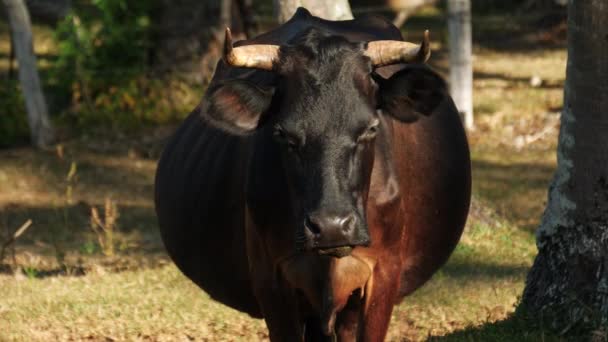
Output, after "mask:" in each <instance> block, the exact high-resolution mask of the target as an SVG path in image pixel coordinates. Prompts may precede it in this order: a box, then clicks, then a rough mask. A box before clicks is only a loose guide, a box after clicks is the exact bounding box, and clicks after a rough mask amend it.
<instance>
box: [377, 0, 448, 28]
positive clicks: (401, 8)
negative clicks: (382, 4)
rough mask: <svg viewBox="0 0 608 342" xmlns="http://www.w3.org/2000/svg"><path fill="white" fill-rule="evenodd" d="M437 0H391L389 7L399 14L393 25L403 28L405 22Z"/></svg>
mask: <svg viewBox="0 0 608 342" xmlns="http://www.w3.org/2000/svg"><path fill="white" fill-rule="evenodd" d="M436 2H437V0H389V1H388V7H390V8H391V9H392V10H393V11H395V12H396V13H397V15H396V16H395V19H393V25H395V26H397V27H398V28H401V26H403V24H404V23H405V21H406V20H407V19H408V18H409V17H410V15H412V14H414V13H415V12H416V11H417V10H419V9H420V8H421V7H423V6H426V5H430V4H434V3H436Z"/></svg>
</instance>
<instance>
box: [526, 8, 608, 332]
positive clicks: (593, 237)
mask: <svg viewBox="0 0 608 342" xmlns="http://www.w3.org/2000/svg"><path fill="white" fill-rule="evenodd" d="M607 22H608V4H606V2H605V0H585V1H573V0H571V1H570V2H569V5H568V67H567V71H566V85H565V89H564V109H563V112H562V116H561V128H560V134H559V143H558V148H557V159H558V163H557V164H558V165H557V171H556V173H555V175H554V178H553V183H552V184H551V186H550V188H549V200H548V204H547V207H546V209H545V213H544V215H543V219H542V222H541V224H540V227H539V228H538V230H537V236H536V238H537V246H538V250H539V253H538V256H537V257H536V260H535V261H534V265H533V267H532V270H531V271H530V273H529V274H528V279H527V282H526V289H525V291H524V296H523V301H522V307H523V308H525V310H528V311H531V312H533V313H537V314H541V313H542V315H543V317H545V318H546V319H547V320H548V321H549V322H550V323H551V324H552V325H553V326H554V327H556V328H557V327H559V329H560V330H568V329H570V328H572V327H574V326H575V325H577V324H579V323H583V322H584V323H585V324H591V325H594V326H598V325H600V324H602V325H605V324H607V323H608V63H607V62H606V56H608V26H606V23H607Z"/></svg>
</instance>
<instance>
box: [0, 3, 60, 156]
mask: <svg viewBox="0 0 608 342" xmlns="http://www.w3.org/2000/svg"><path fill="white" fill-rule="evenodd" d="M3 1H4V5H5V6H6V10H7V11H6V13H7V15H8V19H9V23H10V27H11V34H12V37H13V43H14V49H15V55H16V56H17V61H18V62H19V80H20V82H21V88H22V91H23V97H24V98H25V107H26V110H27V118H28V122H29V126H30V132H31V139H32V143H33V144H34V145H35V146H37V147H44V146H46V145H48V144H49V143H51V141H52V140H53V130H52V127H51V122H50V120H49V116H48V112H47V107H46V102H45V100H44V94H43V92H42V87H41V85H40V78H39V77H38V69H37V68H36V55H35V54H34V49H33V45H32V25H31V23H30V17H29V14H28V11H27V8H26V7H25V3H24V2H23V0H3Z"/></svg>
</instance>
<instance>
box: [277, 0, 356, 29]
mask: <svg viewBox="0 0 608 342" xmlns="http://www.w3.org/2000/svg"><path fill="white" fill-rule="evenodd" d="M298 7H304V8H306V9H307V10H309V11H310V13H312V14H313V15H316V16H317V17H321V18H323V19H328V20H349V19H353V13H352V11H351V10H350V4H349V3H348V0H335V1H325V0H274V12H275V17H276V18H277V21H278V22H279V23H284V22H286V21H287V20H289V19H290V18H291V17H292V16H293V14H294V13H295V12H296V9H298Z"/></svg>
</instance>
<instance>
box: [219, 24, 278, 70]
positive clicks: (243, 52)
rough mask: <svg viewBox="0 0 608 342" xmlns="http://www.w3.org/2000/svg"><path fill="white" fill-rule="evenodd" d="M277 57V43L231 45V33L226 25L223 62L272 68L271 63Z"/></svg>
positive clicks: (232, 64)
mask: <svg viewBox="0 0 608 342" xmlns="http://www.w3.org/2000/svg"><path fill="white" fill-rule="evenodd" d="M278 59H279V46H278V45H262V44H259V45H245V46H239V47H235V48H233V47H232V33H231V32H230V29H229V28H227V27H226V40H225V41H224V62H226V64H228V65H230V66H233V67H241V68H256V69H262V70H272V67H273V64H274V62H275V61H276V60H278Z"/></svg>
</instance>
